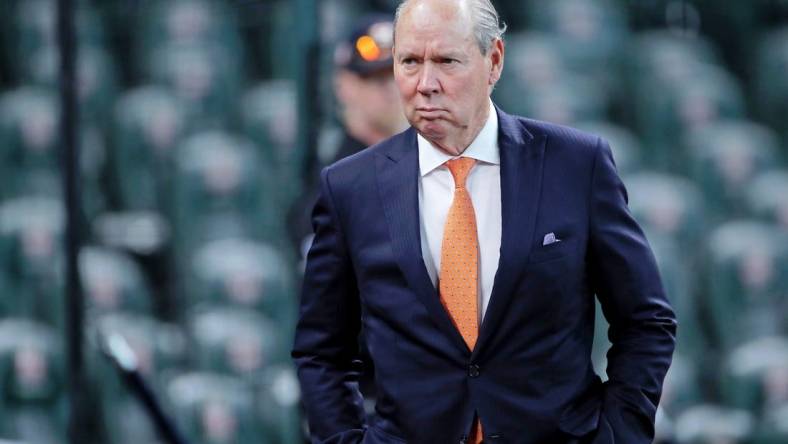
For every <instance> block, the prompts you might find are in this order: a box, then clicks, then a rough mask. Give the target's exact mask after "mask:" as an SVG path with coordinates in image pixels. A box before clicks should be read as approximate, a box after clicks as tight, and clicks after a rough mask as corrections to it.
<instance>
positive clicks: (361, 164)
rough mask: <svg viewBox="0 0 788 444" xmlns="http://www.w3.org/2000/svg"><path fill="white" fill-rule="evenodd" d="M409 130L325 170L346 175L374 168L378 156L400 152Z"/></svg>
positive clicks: (337, 162) (345, 158)
mask: <svg viewBox="0 0 788 444" xmlns="http://www.w3.org/2000/svg"><path fill="white" fill-rule="evenodd" d="M409 131H411V129H407V130H405V131H402V132H401V133H398V134H395V135H393V136H391V137H389V138H388V139H384V140H382V141H380V142H378V143H376V144H374V145H370V146H368V147H366V148H364V149H362V150H360V151H358V152H356V153H354V154H351V155H349V156H347V157H344V158H342V159H339V160H337V161H336V162H334V163H332V164H330V165H328V166H327V167H326V170H328V171H331V172H332V174H336V173H335V172H337V173H348V172H353V171H359V169H368V168H370V167H373V166H374V162H375V157H376V156H378V155H384V156H388V155H390V154H392V152H393V151H400V150H402V149H403V148H405V147H404V146H403V144H406V143H407V137H408V133H409Z"/></svg>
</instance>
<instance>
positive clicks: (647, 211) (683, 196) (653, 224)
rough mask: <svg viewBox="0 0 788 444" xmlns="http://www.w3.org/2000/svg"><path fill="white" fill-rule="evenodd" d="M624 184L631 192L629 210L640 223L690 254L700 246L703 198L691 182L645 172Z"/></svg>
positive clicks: (633, 176)
mask: <svg viewBox="0 0 788 444" xmlns="http://www.w3.org/2000/svg"><path fill="white" fill-rule="evenodd" d="M624 183H625V184H626V187H627V191H628V192H629V208H630V209H631V210H632V213H633V214H634V216H635V218H636V219H637V220H638V222H640V223H641V224H642V225H644V226H647V227H648V228H649V229H650V230H651V231H654V232H657V233H661V234H663V235H666V236H669V237H672V238H675V239H676V240H677V241H678V242H679V243H680V244H681V245H683V246H684V247H685V248H688V249H690V250H694V248H693V246H697V245H699V243H700V242H701V240H702V239H701V237H702V235H703V234H704V198H703V196H702V195H701V193H700V190H699V189H698V187H697V186H696V185H695V184H694V183H693V182H692V181H690V180H687V179H685V178H682V177H678V176H674V175H670V174H664V173H657V172H650V171H644V172H641V173H638V174H633V175H630V176H626V177H625V179H624ZM682 256H684V257H690V258H692V257H693V256H694V255H692V254H690V255H687V254H686V253H684V254H682Z"/></svg>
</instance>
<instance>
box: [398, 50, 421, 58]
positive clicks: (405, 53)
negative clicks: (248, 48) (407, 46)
mask: <svg viewBox="0 0 788 444" xmlns="http://www.w3.org/2000/svg"><path fill="white" fill-rule="evenodd" d="M415 57H418V56H417V55H416V54H415V53H414V52H413V51H397V59H398V60H402V59H408V58H415Z"/></svg>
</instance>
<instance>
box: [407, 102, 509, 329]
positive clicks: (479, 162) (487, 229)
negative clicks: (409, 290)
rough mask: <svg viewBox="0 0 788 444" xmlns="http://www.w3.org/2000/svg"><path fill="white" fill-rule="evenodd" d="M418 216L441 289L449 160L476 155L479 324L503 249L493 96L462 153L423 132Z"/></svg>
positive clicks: (472, 186) (473, 187)
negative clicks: (446, 149) (447, 149)
mask: <svg viewBox="0 0 788 444" xmlns="http://www.w3.org/2000/svg"><path fill="white" fill-rule="evenodd" d="M417 139H418V146H419V172H420V175H419V209H420V214H419V219H420V221H419V222H420V229H421V254H422V256H423V258H424V264H425V265H426V267H427V272H428V273H429V275H430V279H432V284H433V285H434V286H435V288H438V278H439V276H440V259H441V243H442V242H443V226H444V225H445V223H446V216H447V215H448V213H449V207H450V206H451V202H452V199H453V197H454V178H453V177H452V175H451V172H450V171H449V168H448V167H447V166H446V165H445V163H446V161H447V160H450V159H453V158H455V157H472V158H474V159H476V164H475V165H474V166H473V168H472V169H471V172H470V173H469V174H468V178H467V179H466V183H465V187H466V189H467V190H468V193H469V194H470V196H471V201H472V202H473V209H474V212H475V214H476V229H477V235H478V239H479V260H480V261H479V262H480V263H479V274H478V276H479V292H478V295H479V301H478V304H479V305H478V307H481V310H479V325H481V321H482V319H483V318H484V313H485V311H487V305H488V304H489V302H490V294H491V293H492V287H493V280H494V279H495V272H496V271H497V270H498V258H499V257H500V253H501V252H500V248H501V165H500V164H501V157H500V154H499V152H498V115H497V114H496V112H495V107H494V106H493V104H492V101H490V115H489V117H488V118H487V122H486V123H485V124H484V127H483V128H482V129H481V131H480V132H479V134H478V135H477V136H476V139H474V140H473V142H472V143H471V144H470V146H468V148H467V149H466V150H465V151H464V152H463V153H462V154H461V155H460V156H452V155H450V154H447V153H445V152H443V151H441V150H440V149H439V148H436V147H435V146H433V145H432V143H430V142H429V141H428V140H427V139H425V138H424V137H422V136H421V135H420V134H419V135H418V136H417Z"/></svg>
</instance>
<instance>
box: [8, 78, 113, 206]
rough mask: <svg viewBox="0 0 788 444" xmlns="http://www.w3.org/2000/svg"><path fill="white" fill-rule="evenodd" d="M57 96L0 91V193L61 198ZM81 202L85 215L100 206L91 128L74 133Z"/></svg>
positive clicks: (99, 152) (99, 164)
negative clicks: (77, 141) (78, 151)
mask: <svg viewBox="0 0 788 444" xmlns="http://www.w3.org/2000/svg"><path fill="white" fill-rule="evenodd" d="M59 118H60V117H59V109H58V104H57V98H56V96H55V95H54V93H53V92H52V91H51V90H48V89H40V88H36V87H21V88H18V89H16V90H13V91H10V92H7V93H5V94H3V95H2V96H0V177H2V179H0V180H1V181H2V182H3V187H2V188H3V189H2V190H0V196H2V197H5V198H9V197H20V196H47V197H57V198H61V197H62V195H63V193H62V178H61V174H60V156H59V154H58V140H59V133H58V131H59V130H58V124H57V123H58V120H59ZM80 144H81V145H80V146H81V157H80V161H81V170H82V181H83V196H82V206H83V211H84V212H85V215H86V216H87V217H88V218H90V217H92V216H94V215H95V214H97V213H98V212H99V211H101V210H102V209H103V208H104V207H105V206H106V200H105V196H104V194H103V191H102V187H101V178H102V173H103V169H104V166H105V165H104V160H105V158H106V147H105V145H104V140H103V138H102V135H101V134H100V132H99V131H98V129H97V128H95V127H84V128H83V129H82V132H81V134H80Z"/></svg>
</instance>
